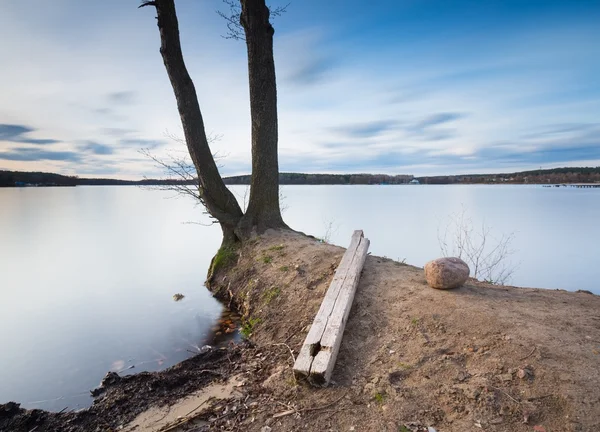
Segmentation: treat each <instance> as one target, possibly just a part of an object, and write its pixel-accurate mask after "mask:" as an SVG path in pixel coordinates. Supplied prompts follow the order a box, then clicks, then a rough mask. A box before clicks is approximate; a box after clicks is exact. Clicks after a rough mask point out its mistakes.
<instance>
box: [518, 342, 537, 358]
mask: <svg viewBox="0 0 600 432" xmlns="http://www.w3.org/2000/svg"><path fill="white" fill-rule="evenodd" d="M536 348H537V346H535V345H534V346H533V349H532V350H531V352H530V353H529V354H527V355H526V356H525V357H523V358H520V359H519V361H523V360H525V359H527V358H529V357H531V354H533V352H534V351H535V350H536Z"/></svg>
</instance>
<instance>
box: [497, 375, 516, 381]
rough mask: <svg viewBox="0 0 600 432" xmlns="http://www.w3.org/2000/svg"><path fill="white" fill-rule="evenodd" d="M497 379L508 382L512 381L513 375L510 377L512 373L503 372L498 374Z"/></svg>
mask: <svg viewBox="0 0 600 432" xmlns="http://www.w3.org/2000/svg"><path fill="white" fill-rule="evenodd" d="M498 379H500V381H502V382H510V381H512V379H513V377H512V374H509V373H505V374H501V375H498Z"/></svg>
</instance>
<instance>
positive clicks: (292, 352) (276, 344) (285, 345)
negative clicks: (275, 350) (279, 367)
mask: <svg viewBox="0 0 600 432" xmlns="http://www.w3.org/2000/svg"><path fill="white" fill-rule="evenodd" d="M271 345H273V346H278V345H283V346H284V347H286V348H287V349H288V350H289V352H290V355H291V356H292V363H296V357H294V351H292V349H291V348H290V346H289V345H288V344H286V343H275V344H271Z"/></svg>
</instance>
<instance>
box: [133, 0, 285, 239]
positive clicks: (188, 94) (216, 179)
mask: <svg viewBox="0 0 600 432" xmlns="http://www.w3.org/2000/svg"><path fill="white" fill-rule="evenodd" d="M142 6H155V7H156V12H157V20H158V28H159V30H160V41H161V45H160V54H161V55H162V58H163V62H164V64H165V68H166V69H167V74H168V75H169V80H170V81H171V85H172V87H173V92H174V93H175V98H176V99H177V109H178V110H179V116H180V117H181V124H182V126H183V132H184V136H185V141H186V144H187V147H188V151H189V153H190V156H191V158H192V161H193V163H194V166H195V167H196V171H197V173H198V183H199V184H198V189H199V196H200V199H201V201H202V202H203V204H204V205H205V207H206V209H207V211H208V212H209V213H210V215H211V216H213V217H214V218H215V219H217V221H219V223H220V224H221V228H222V230H223V242H224V243H228V242H232V241H234V240H235V239H236V235H235V234H234V231H235V229H236V227H237V225H238V224H239V222H240V220H241V218H242V216H243V212H242V209H241V208H240V206H239V204H238V202H237V200H236V199H235V197H234V195H233V194H232V193H231V191H230V190H229V189H227V187H226V186H225V183H224V182H223V179H222V178H221V175H220V174H219V170H218V168H217V165H216V163H215V160H214V158H213V155H212V152H211V150H210V147H209V145H208V141H207V139H206V131H205V129H204V121H203V119H202V113H201V111H200V106H199V104H198V97H197V96H196V89H195V88H194V83H193V82H192V79H191V77H190V75H189V73H188V71H187V68H186V67H185V63H184V61H183V54H182V52H181V43H180V40H179V24H178V22H177V15H176V12H175V3H174V0H155V1H148V2H144V3H142V5H141V6H140V7H142ZM271 59H272V57H271ZM276 121H277V120H275V122H276ZM275 134H277V132H275ZM275 136H277V135H275ZM276 143H277V141H276V140H275V144H276ZM275 151H277V149H276V148H275ZM275 156H276V154H275ZM275 162H276V163H277V159H275ZM275 169H277V168H275Z"/></svg>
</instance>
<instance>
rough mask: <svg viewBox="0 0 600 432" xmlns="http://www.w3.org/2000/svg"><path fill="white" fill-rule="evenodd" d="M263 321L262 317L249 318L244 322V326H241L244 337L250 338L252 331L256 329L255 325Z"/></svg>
mask: <svg viewBox="0 0 600 432" xmlns="http://www.w3.org/2000/svg"><path fill="white" fill-rule="evenodd" d="M260 323H261V319H260V318H248V319H247V320H245V321H244V322H242V326H241V328H240V333H241V334H242V337H243V338H244V339H248V338H249V337H250V335H252V332H253V331H254V327H256V326H257V325H258V324H260Z"/></svg>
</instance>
